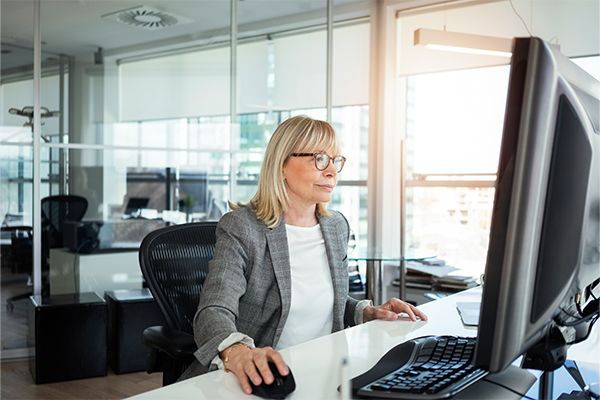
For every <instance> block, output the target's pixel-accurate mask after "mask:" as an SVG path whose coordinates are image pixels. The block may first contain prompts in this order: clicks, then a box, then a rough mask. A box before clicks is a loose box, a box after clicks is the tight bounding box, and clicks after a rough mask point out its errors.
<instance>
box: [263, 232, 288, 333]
mask: <svg viewBox="0 0 600 400" xmlns="http://www.w3.org/2000/svg"><path fill="white" fill-rule="evenodd" d="M266 237H267V246H269V254H270V256H271V263H272V264H273V272H274V273H275V279H276V280H277V286H278V287H279V294H280V296H281V319H280V321H279V325H278V326H277V330H276V332H275V341H274V343H275V344H276V343H277V342H278V341H279V337H280V336H281V332H282V331H283V326H284V325H285V324H284V323H283V322H284V321H286V320H287V317H288V315H289V313H290V306H291V302H292V276H291V271H290V253H289V249H288V243H287V234H286V230H285V223H283V221H282V222H281V223H280V224H279V225H278V226H276V227H275V228H273V229H268V230H267V232H266Z"/></svg>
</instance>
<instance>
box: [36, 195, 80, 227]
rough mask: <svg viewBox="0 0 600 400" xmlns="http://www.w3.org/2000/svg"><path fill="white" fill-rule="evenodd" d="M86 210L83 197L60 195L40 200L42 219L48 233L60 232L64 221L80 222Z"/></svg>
mask: <svg viewBox="0 0 600 400" xmlns="http://www.w3.org/2000/svg"><path fill="white" fill-rule="evenodd" d="M87 208H88V201H87V200H86V198H85V197H81V196H75V195H60V196H50V197H44V198H43V199H42V217H43V218H44V219H45V222H46V223H47V224H48V227H49V229H50V231H52V232H62V231H63V226H64V224H65V221H81V220H82V219H83V216H84V215H85V212H86V211H87Z"/></svg>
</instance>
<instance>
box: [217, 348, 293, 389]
mask: <svg viewBox="0 0 600 400" xmlns="http://www.w3.org/2000/svg"><path fill="white" fill-rule="evenodd" d="M233 346H235V345H233ZM230 348H231V347H228V348H226V349H225V350H223V351H222V352H221V353H220V356H221V358H222V359H225V358H226V357H227V363H226V364H225V368H226V369H227V370H229V371H231V372H233V373H234V374H236V376H237V377H238V379H239V381H240V384H241V385H242V390H243V391H244V393H246V394H251V393H252V386H250V381H252V383H253V384H254V385H256V386H258V385H260V384H261V383H262V382H263V381H264V382H265V383H266V384H267V385H270V384H271V383H273V381H274V379H275V378H274V377H273V374H272V373H271V370H270V368H269V365H268V362H269V361H272V362H273V363H275V365H276V366H277V369H278V370H279V373H280V374H281V375H283V376H285V375H287V374H288V373H289V369H288V366H287V364H286V363H285V361H283V358H282V357H281V354H279V352H278V351H276V350H273V349H272V348H271V347H261V348H254V349H250V348H248V347H246V346H236V347H234V348H233V349H231V350H230Z"/></svg>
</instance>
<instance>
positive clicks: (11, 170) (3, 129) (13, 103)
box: [0, 0, 48, 360]
mask: <svg viewBox="0 0 600 400" xmlns="http://www.w3.org/2000/svg"><path fill="white" fill-rule="evenodd" d="M15 14H18V15H20V21H23V22H24V24H21V23H19V22H18V21H15V20H13V19H12V18H10V17H9V16H10V15H15ZM0 15H1V17H2V21H1V23H0V29H1V32H2V42H1V51H2V56H1V57H0V60H1V64H0V78H1V81H0V104H1V105H2V109H1V110H0V223H1V229H0V249H1V255H0V265H1V271H2V272H1V273H2V286H1V290H0V293H2V304H0V316H1V321H0V326H1V327H2V332H1V336H2V337H1V342H2V345H1V346H2V348H1V350H0V354H1V355H2V359H3V360H4V359H7V358H18V357H27V356H28V349H27V347H28V344H27V339H26V338H27V318H26V316H27V301H26V299H27V297H28V296H29V294H31V293H30V292H31V291H32V274H33V245H32V235H33V231H32V228H31V227H32V221H33V207H32V197H33V193H32V187H33V186H32V182H33V180H32V178H33V147H32V138H33V133H32V132H33V129H32V116H33V98H34V91H33V37H34V34H33V31H34V29H33V20H34V2H33V1H28V0H24V1H19V2H12V1H11V2H7V1H3V2H1V3H0ZM43 57H44V58H45V59H47V57H48V55H47V54H45V55H43ZM46 81H47V80H46ZM42 101H44V100H42Z"/></svg>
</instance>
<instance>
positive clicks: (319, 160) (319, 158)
mask: <svg viewBox="0 0 600 400" xmlns="http://www.w3.org/2000/svg"><path fill="white" fill-rule="evenodd" d="M292 156H294V157H314V158H315V167H317V169H318V170H319V171H325V170H326V169H327V167H329V163H330V162H331V161H333V166H334V167H335V169H336V170H337V172H341V171H342V168H344V163H345V162H346V157H344V156H335V157H331V156H330V155H329V154H327V153H292Z"/></svg>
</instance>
